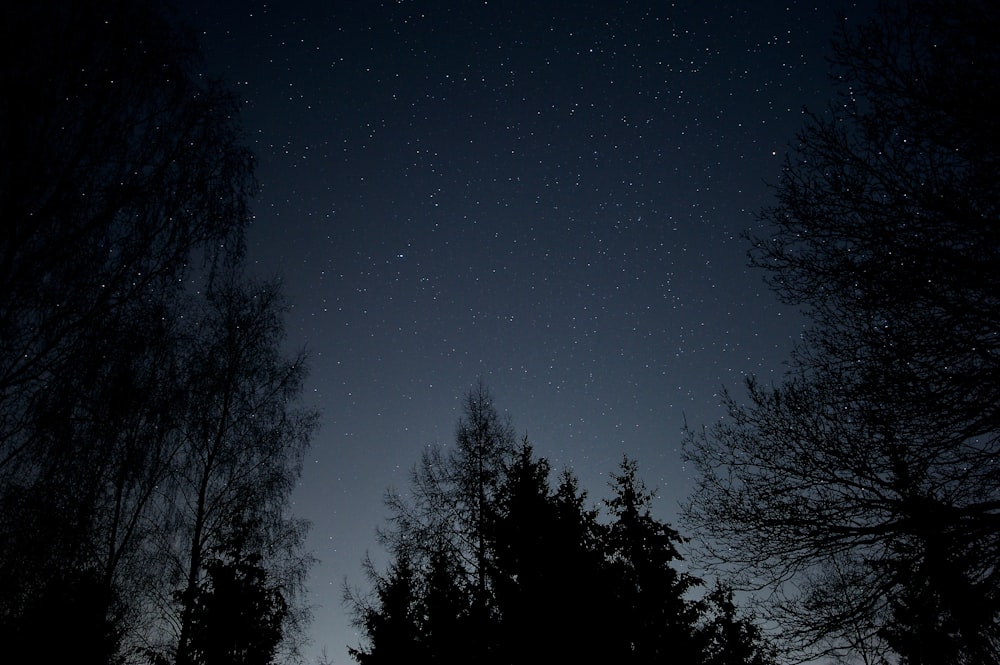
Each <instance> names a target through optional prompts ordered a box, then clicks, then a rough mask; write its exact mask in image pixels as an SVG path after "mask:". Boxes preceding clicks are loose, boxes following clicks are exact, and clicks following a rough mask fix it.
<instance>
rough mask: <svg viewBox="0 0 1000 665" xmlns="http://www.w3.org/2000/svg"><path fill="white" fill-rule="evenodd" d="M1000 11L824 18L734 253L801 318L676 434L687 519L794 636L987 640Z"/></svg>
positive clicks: (845, 643)
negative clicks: (805, 322) (826, 51)
mask: <svg viewBox="0 0 1000 665" xmlns="http://www.w3.org/2000/svg"><path fill="white" fill-rule="evenodd" d="M998 28H1000V12H998V11H997V8H996V6H995V5H994V4H992V3H984V2H968V3H960V4H959V5H954V4H948V3H939V2H933V1H928V2H924V1H919V0H914V1H912V2H889V3H883V5H882V6H881V9H880V11H879V13H878V14H877V15H876V16H875V17H874V18H873V19H872V20H871V21H870V22H868V23H867V24H865V25H864V26H862V27H861V28H859V29H858V30H857V31H856V32H849V31H846V30H845V32H844V33H843V34H841V35H840V37H839V39H838V41H837V43H836V46H835V58H834V64H835V67H836V72H837V77H838V80H839V81H840V82H841V84H842V91H843V95H842V96H841V97H840V98H839V99H838V100H837V103H835V104H833V105H832V106H831V108H830V109H829V111H828V112H827V113H826V114H817V115H811V116H810V119H809V123H808V125H807V127H806V128H805V129H804V130H803V131H802V132H801V133H800V134H799V136H798V140H797V143H796V146H795V150H794V152H793V154H792V155H791V157H789V159H788V161H787V162H786V166H785V169H784V171H783V173H782V177H781V180H780V181H779V183H778V185H777V187H776V193H777V204H776V205H775V206H774V207H773V208H771V209H768V210H766V211H764V215H763V217H764V219H765V220H766V221H768V222H770V223H771V225H772V228H771V229H769V232H768V235H767V236H766V237H762V238H757V239H755V243H754V248H753V250H752V252H751V257H752V260H753V262H754V263H755V264H756V265H758V266H760V267H762V268H763V269H764V270H765V271H766V272H767V274H768V277H769V281H770V283H771V285H772V286H773V288H774V289H775V290H776V291H777V292H778V294H779V295H780V296H781V297H783V298H784V299H785V300H786V301H788V302H790V303H792V304H795V305H799V306H802V307H803V308H804V309H805V311H806V313H807V314H808V315H809V316H810V317H811V318H812V321H813V326H812V327H811V329H810V330H809V331H808V332H807V334H806V335H805V337H804V342H803V344H802V346H801V347H800V348H799V349H798V350H797V351H796V353H795V355H794V358H793V365H792V370H791V372H790V373H789V375H788V376H787V377H786V379H785V380H784V381H783V382H782V383H781V384H780V385H777V386H763V385H761V384H759V383H758V382H756V381H754V380H751V381H750V382H749V384H748V388H749V395H748V403H747V404H741V403H740V402H739V401H737V400H736V399H735V398H732V397H730V398H728V401H727V403H728V406H729V410H730V419H729V420H728V422H726V423H723V424H722V425H720V426H718V427H715V428H712V429H710V430H708V431H707V432H704V433H701V434H694V433H692V436H691V437H690V441H689V446H688V454H689V456H690V459H691V460H692V461H693V462H694V463H695V464H696V465H697V467H698V469H699V474H700V481H699V486H698V489H697V492H696V493H695V495H694V497H693V498H692V500H691V504H690V506H689V507H688V510H687V515H688V518H689V521H688V524H689V525H690V528H692V529H693V530H697V531H703V532H704V533H706V534H712V535H714V536H715V538H716V540H715V545H717V547H714V548H712V551H711V553H712V554H713V555H715V556H717V557H718V558H719V559H721V560H723V561H726V562H728V563H730V564H732V565H733V567H735V568H737V569H738V571H739V572H741V573H743V574H744V576H745V578H746V581H747V582H749V583H751V584H753V585H757V586H760V585H765V584H766V585H768V586H769V587H770V588H771V589H772V590H774V591H777V592H778V593H776V594H775V595H774V596H773V598H774V599H776V601H777V602H776V603H774V604H772V609H773V610H774V611H775V618H777V619H778V620H779V623H780V625H781V626H782V627H783V632H784V634H785V636H786V637H788V638H789V640H790V641H792V642H794V643H796V644H797V645H798V646H799V647H800V648H801V649H803V650H804V651H806V652H808V653H812V654H816V653H822V652H829V653H834V652H855V653H857V652H861V651H865V652H867V653H870V654H872V656H873V657H880V656H881V655H883V654H884V653H885V651H886V649H887V648H891V649H892V650H894V651H896V654H897V655H898V656H899V657H900V658H901V659H902V661H903V662H907V663H923V662H942V661H949V662H995V661H996V660H997V658H998V653H1000V631H998V625H1000V604H998V603H1000V577H998V572H997V570H996V566H995V561H996V558H997V555H998V554H1000V538H998V534H1000V531H998V529H997V528H996V527H997V521H998V516H1000V512H998V507H1000V503H998V502H997V498H998V496H1000V482H998V480H1000V476H998V475H997V474H996V472H995V469H994V466H995V465H994V463H993V460H994V458H995V456H996V454H997V452H998V450H1000V436H998V433H1000V427H998V424H1000V419H998V413H1000V412H998V405H1000V381H998V380H997V379H998V377H1000V362H998V359H1000V346H998V343H1000V339H998V337H997V335H996V327H997V321H1000V309H998V304H1000V301H998V300H997V298H996V295H995V294H996V293H998V292H1000V272H998V266H1000V261H998V259H1000V235H998V228H1000V227H998V223H997V218H996V214H997V210H998V204H1000V188H998V186H997V181H996V177H995V173H996V168H997V163H998V156H1000V130H998V125H997V121H996V118H997V117H998V116H997V111H998V110H1000V109H998V106H997V104H998V102H997V101H996V100H997V99H998V98H1000V90H998V82H1000V49H998V48H997V46H996V40H994V39H992V38H991V37H989V35H992V34H993V32H994V31H995V30H996V29H998ZM709 544H711V543H709ZM786 583H787V584H786ZM796 589H798V591H796ZM970 608H975V609H974V610H971V609H970ZM932 645H933V646H932Z"/></svg>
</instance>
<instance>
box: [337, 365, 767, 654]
mask: <svg viewBox="0 0 1000 665" xmlns="http://www.w3.org/2000/svg"><path fill="white" fill-rule="evenodd" d="M470 395H471V396H472V397H473V399H470V400H469V401H468V402H467V407H468V410H467V411H466V414H465V417H463V419H462V421H461V424H460V427H459V430H458V431H459V433H460V436H459V441H462V440H463V439H462V438H461V435H462V433H464V432H468V431H470V430H473V431H491V432H498V431H499V432H508V431H509V425H508V426H504V427H501V428H495V427H493V426H492V425H491V426H489V427H485V428H476V427H470V425H472V424H473V423H496V422H497V419H496V417H495V413H496V412H495V411H494V410H493V409H492V406H490V407H489V408H485V409H484V408H481V407H482V406H483V405H484V404H489V405H492V400H488V401H487V400H484V399H483V396H484V395H488V392H487V391H485V388H484V387H483V386H482V384H480V385H479V387H478V388H477V389H476V390H474V391H473V392H472V393H470ZM476 414H478V415H476ZM484 416H485V417H484ZM465 440H477V439H475V438H473V437H470V438H469V439H465ZM478 440H480V441H489V440H492V441H503V442H507V441H508V438H507V437H506V436H503V437H500V438H494V437H479V438H478ZM506 447H507V443H504V445H503V448H504V449H506ZM477 449H480V447H479V446H473V447H471V448H463V447H460V448H459V449H458V451H457V452H456V455H455V456H449V457H447V458H445V457H443V456H437V457H433V458H429V457H428V456H427V455H425V456H424V458H423V460H422V461H423V465H422V466H419V467H418V468H417V470H416V472H415V473H414V483H413V484H414V492H413V495H414V497H415V498H414V500H413V502H412V503H404V502H403V501H402V499H401V497H400V495H399V494H390V495H389V506H390V508H391V509H392V510H393V517H392V522H391V523H392V526H393V530H392V531H390V532H383V542H384V543H385V544H386V545H387V546H388V548H389V550H390V554H391V556H392V562H391V563H390V565H389V567H388V569H387V570H386V571H385V572H379V571H378V570H376V568H375V566H374V565H373V564H372V562H371V560H370V559H366V561H365V572H366V574H367V576H368V579H369V582H370V583H371V586H372V589H371V591H370V593H368V594H367V595H364V594H361V593H359V592H356V591H353V590H351V589H349V588H345V601H346V602H347V603H348V604H349V605H351V606H352V607H353V610H354V613H355V625H356V626H357V627H358V628H359V629H361V630H362V631H363V634H364V643H363V644H362V645H361V646H359V647H356V648H352V649H351V650H350V653H351V655H352V656H353V657H354V659H355V660H357V661H358V662H359V663H362V664H366V665H377V664H378V663H390V662H392V663H395V662H401V661H404V660H410V661H415V662H438V663H460V662H470V661H475V662H484V663H515V662H525V661H531V660H539V661H552V662H591V661H594V662H605V661H606V662H622V663H654V662H664V661H669V660H674V659H677V660H679V661H680V662H690V663H693V664H696V665H697V664H699V663H706V664H709V663H710V664H711V665H765V664H766V663H768V662H769V661H768V660H767V659H766V657H765V655H764V654H765V650H764V646H763V642H762V641H761V640H759V632H756V628H755V625H754V624H753V623H752V622H751V621H750V620H749V619H748V618H744V617H737V616H736V610H735V606H734V605H728V606H726V608H727V609H728V610H730V611H729V613H728V614H724V613H722V612H720V613H719V614H718V616H715V617H714V618H710V617H708V615H704V616H703V613H704V610H705V607H707V605H705V604H703V603H701V602H699V601H696V600H690V599H688V598H687V597H686V596H687V594H688V592H689V591H691V590H692V589H693V588H694V587H695V586H697V584H698V580H697V579H696V578H694V577H693V576H691V575H689V574H687V573H683V572H680V571H678V570H677V567H676V566H677V564H678V563H679V561H680V556H679V554H678V551H677V549H676V545H677V544H678V543H680V542H681V537H680V535H679V534H678V533H677V532H676V531H674V530H673V529H671V528H670V527H668V526H667V525H666V524H664V523H662V522H660V521H659V520H657V519H656V518H654V517H653V516H652V514H651V512H650V511H651V507H650V501H651V499H652V496H653V494H652V492H650V491H648V490H647V489H646V488H645V486H644V485H643V483H642V481H641V480H640V479H639V478H638V475H637V467H636V464H635V463H634V462H631V461H629V460H627V459H626V460H625V461H623V464H622V473H621V475H614V476H613V480H614V483H613V485H612V487H613V490H614V496H613V498H611V499H610V500H608V501H607V502H605V505H606V506H607V507H608V508H609V511H610V516H609V520H608V521H607V522H606V523H604V522H602V521H601V520H600V519H599V513H598V511H597V510H595V509H592V508H588V507H587V506H586V505H585V504H586V495H585V494H584V493H583V492H581V491H580V490H579V488H578V486H577V482H576V479H575V477H574V476H573V474H572V473H571V472H570V471H568V470H567V471H564V472H563V473H562V474H561V475H560V477H559V482H558V484H557V486H556V487H555V488H553V487H552V484H551V479H550V475H551V472H550V466H549V463H548V461H547V460H545V459H544V458H539V457H537V456H536V455H535V453H534V451H533V449H532V447H531V445H530V444H529V443H528V441H527V438H525V439H523V440H522V443H521V445H520V446H519V447H518V448H517V449H516V450H514V451H512V452H511V453H510V454H509V455H508V454H504V455H502V456H498V457H496V458H495V459H496V460H497V463H498V466H497V467H494V468H495V472H491V473H490V474H488V475H487V474H483V473H482V470H483V466H485V465H483V466H480V465H479V464H478V463H472V464H469V463H467V462H468V460H469V459H473V460H474V459H476V457H475V456H474V455H467V454H466V453H467V452H470V451H471V452H475V451H476V450H477ZM462 451H465V452H462ZM428 460H432V461H433V462H434V464H433V465H430V464H428ZM442 460H448V462H442ZM432 472H433V474H434V475H431V473H432ZM456 474H459V475H461V474H467V476H468V477H466V478H464V479H462V478H459V477H458V475H456ZM483 477H489V478H490V479H491V480H490V483H489V485H488V487H489V490H488V491H484V492H483V495H485V497H486V498H485V500H484V501H483V502H482V503H478V504H477V505H480V506H482V513H474V514H476V515H477V520H478V521H477V522H475V524H477V525H478V526H477V527H476V528H478V529H481V530H482V531H481V536H480V533H479V532H471V531H468V526H466V525H467V524H470V522H465V523H463V522H461V521H459V520H457V519H454V518H453V516H454V515H460V514H462V512H461V511H459V510H456V509H455V508H454V506H455V505H456V503H453V502H450V501H447V500H446V498H447V497H449V496H452V494H451V492H453V491H455V488H463V487H464V488H474V492H472V493H469V494H465V495H460V496H466V497H469V496H470V495H471V499H469V500H470V501H477V497H478V496H481V495H480V491H481V490H480V489H479V487H480V485H479V484H478V483H477V482H476V481H475V479H476V478H483ZM459 505H461V504H459ZM432 508H433V509H434V510H431V509H432ZM442 508H443V510H442ZM404 511H405V512H404ZM480 552H482V553H483V556H482V557H481V558H480V557H479V556H478V554H479V553H480ZM480 563H481V564H482V568H478V567H477V564H480ZM712 607H715V605H712ZM484 609H485V610H486V611H485V612H484V611H483V610H484ZM710 619H711V620H710ZM744 655H747V659H746V660H745V662H744V661H740V660H738V658H739V657H742V656H744Z"/></svg>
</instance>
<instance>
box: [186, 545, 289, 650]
mask: <svg viewBox="0 0 1000 665" xmlns="http://www.w3.org/2000/svg"><path fill="white" fill-rule="evenodd" d="M228 549H229V551H227V552H224V553H223V552H220V553H219V555H217V556H212V557H211V558H209V559H208V560H207V561H206V562H205V565H204V568H205V577H204V578H203V579H202V580H201V582H200V583H199V585H198V588H197V590H196V592H195V593H194V595H193V599H192V603H191V612H190V629H189V639H188V648H189V656H188V658H189V662H192V663H197V664H198V665H237V664H240V665H270V664H271V663H273V662H275V655H276V652H277V649H278V645H279V643H280V642H281V640H282V637H283V633H284V631H283V623H284V620H285V615H286V614H287V613H288V605H287V603H286V602H285V599H284V597H283V596H282V593H281V590H280V588H278V587H277V586H275V582H274V581H273V580H271V579H270V576H269V574H268V572H267V570H266V569H265V568H264V567H263V566H262V563H263V561H262V557H261V556H260V555H259V554H250V553H247V552H245V551H243V548H242V546H241V544H240V543H238V542H236V543H233V546H231V547H229V548H228Z"/></svg>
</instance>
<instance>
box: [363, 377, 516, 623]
mask: <svg viewBox="0 0 1000 665" xmlns="http://www.w3.org/2000/svg"><path fill="white" fill-rule="evenodd" d="M513 453H514V430H513V428H512V427H511V425H510V422H509V420H507V419H505V418H503V417H501V416H500V414H499V413H498V412H497V410H496V407H495V406H494V404H493V396H492V394H491V393H490V391H489V389H488V388H487V387H486V386H485V385H484V384H483V383H482V382H480V383H479V384H478V385H477V386H476V387H475V388H474V389H472V390H470V391H469V393H468V394H467V395H466V398H465V404H464V413H463V416H462V418H461V419H460V420H459V422H458V426H457V428H456V432H455V447H454V448H453V449H451V450H449V451H447V452H445V451H444V450H442V449H441V448H440V447H431V448H429V449H427V450H426V451H425V453H424V455H423V456H422V457H421V460H420V464H419V466H418V467H417V468H416V469H415V470H414V472H413V477H412V486H413V487H412V491H411V495H412V500H411V501H409V502H408V501H407V500H405V499H403V498H402V497H401V496H400V495H399V494H397V493H393V492H390V494H389V496H388V497H387V498H388V504H389V507H390V509H391V510H392V512H393V517H392V522H393V528H392V530H389V531H385V532H383V536H384V538H385V541H386V543H387V544H388V545H389V547H390V549H391V550H396V549H400V548H414V547H415V548H417V549H416V551H415V554H416V555H419V556H421V557H423V558H424V559H425V560H427V559H429V558H430V556H431V555H432V554H433V555H435V556H444V555H447V556H449V557H454V558H455V559H456V560H457V563H458V565H459V566H460V567H461V568H462V569H463V570H464V571H465V573H466V575H467V576H468V581H467V584H468V585H469V588H470V589H472V590H473V596H474V599H473V609H472V612H473V614H474V615H475V617H476V618H475V621H477V622H479V623H480V624H481V625H482V627H483V630H485V625H486V624H487V623H488V622H489V620H490V617H489V615H490V613H491V611H492V609H491V608H490V594H491V590H490V588H489V587H490V580H489V566H490V557H491V551H490V543H489V529H490V525H489V520H490V518H491V514H492V513H491V511H492V506H493V504H494V502H495V501H496V498H497V490H498V488H499V486H500V483H501V482H502V478H503V474H504V471H505V468H506V465H507V464H508V463H509V462H510V460H511V457H512V455H513Z"/></svg>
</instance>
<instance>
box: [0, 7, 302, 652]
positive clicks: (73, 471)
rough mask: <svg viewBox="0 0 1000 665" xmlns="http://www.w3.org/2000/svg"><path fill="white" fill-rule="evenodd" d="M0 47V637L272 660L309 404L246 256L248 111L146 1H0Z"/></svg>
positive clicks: (290, 565)
mask: <svg viewBox="0 0 1000 665" xmlns="http://www.w3.org/2000/svg"><path fill="white" fill-rule="evenodd" d="M0 52H2V56H0V57H2V62H0V89H2V90H3V95H2V97H0V219H2V225H3V229H4V231H3V234H2V235H0V642H2V643H3V644H4V649H5V652H6V653H8V654H16V653H22V654H34V655H33V656H32V658H33V659H35V660H41V661H43V662H55V661H67V662H69V661H75V662H89V663H109V662H148V661H154V662H176V663H183V664H190V663H220V662H223V663H236V662H246V663H250V662H259V663H265V662H270V661H271V660H272V659H273V657H274V655H275V653H276V652H275V650H276V649H277V648H278V647H279V646H281V645H286V646H287V645H288V644H289V642H288V639H287V638H294V634H295V627H296V623H297V622H298V621H300V620H301V618H302V612H301V609H300V608H299V607H298V605H297V604H296V598H295V591H296V589H297V588H298V586H299V585H300V584H301V582H302V577H303V575H304V572H305V567H306V564H307V563H308V561H307V558H306V557H304V555H303V554H302V553H301V550H300V545H301V540H302V537H303V533H304V525H303V524H302V523H301V522H298V521H296V520H294V519H292V518H291V517H290V516H289V514H288V511H287V499H288V495H289V492H290V491H291V488H292V486H293V483H294V481H295V479H296V477H297V474H298V468H299V462H300V458H301V455H302V452H303V450H304V447H305V446H306V445H307V443H308V438H309V434H310V431H311V430H312V428H313V426H314V422H315V416H314V414H312V413H310V412H309V411H307V410H300V409H297V408H296V407H295V401H296V399H297V397H298V395H299V393H300V390H301V385H302V381H303V378H304V363H303V358H302V357H301V356H298V357H286V355H285V354H284V352H283V350H282V347H283V312H284V305H283V301H282V297H281V294H280V289H279V288H278V286H277V285H276V284H274V283H267V282H259V281H254V280H251V279H249V278H247V277H246V276H245V275H244V272H243V267H242V264H241V259H242V253H243V233H244V230H245V227H246V224H247V221H248V219H249V212H248V205H249V201H250V200H251V197H252V196H253V195H254V193H255V191H256V184H255V182H254V178H253V159H252V155H251V154H250V152H249V151H248V150H247V149H246V148H245V147H244V145H243V136H242V132H241V129H240V125H239V121H238V117H239V103H238V100H237V99H236V98H235V97H234V96H233V95H232V94H231V93H229V92H228V91H227V90H226V89H225V88H224V87H223V86H221V85H220V84H218V83H215V82H212V81H209V80H208V79H205V78H204V77H202V76H201V75H200V73H199V72H198V64H199V63H198V50H197V46H196V44H195V42H194V41H193V40H192V39H191V36H190V35H189V34H187V33H186V32H184V31H183V30H182V29H181V28H179V27H178V26H177V24H176V23H175V22H174V21H173V20H172V19H171V17H170V16H168V15H167V14H166V13H165V12H164V9H163V5H162V3H156V2H146V1H144V0H141V1H139V2H125V1H124V0H95V1H94V2H72V1H58V0H45V1H41V2H32V3H5V4H4V6H3V8H2V9H0ZM235 616H239V617H240V619H239V621H238V622H236V623H234V621H235V620H234V618H233V617H235ZM237 624H238V625H237ZM230 628H232V630H230ZM282 648H285V646H282Z"/></svg>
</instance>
